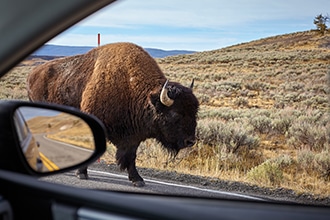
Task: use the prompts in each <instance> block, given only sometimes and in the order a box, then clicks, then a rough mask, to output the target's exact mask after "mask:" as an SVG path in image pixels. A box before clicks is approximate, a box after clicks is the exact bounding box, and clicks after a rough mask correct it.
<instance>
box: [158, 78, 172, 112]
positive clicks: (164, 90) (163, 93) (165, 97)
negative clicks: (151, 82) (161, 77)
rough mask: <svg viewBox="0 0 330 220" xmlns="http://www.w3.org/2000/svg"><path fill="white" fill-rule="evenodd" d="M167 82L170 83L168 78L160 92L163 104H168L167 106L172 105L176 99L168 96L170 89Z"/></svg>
mask: <svg viewBox="0 0 330 220" xmlns="http://www.w3.org/2000/svg"><path fill="white" fill-rule="evenodd" d="M167 83H168V80H166V82H165V84H164V86H163V88H162V91H161V93H160V102H161V103H162V104H163V105H166V106H167V107H170V106H171V105H173V102H174V100H173V99H171V98H170V97H168V94H167V92H168V89H167V88H166V86H167Z"/></svg>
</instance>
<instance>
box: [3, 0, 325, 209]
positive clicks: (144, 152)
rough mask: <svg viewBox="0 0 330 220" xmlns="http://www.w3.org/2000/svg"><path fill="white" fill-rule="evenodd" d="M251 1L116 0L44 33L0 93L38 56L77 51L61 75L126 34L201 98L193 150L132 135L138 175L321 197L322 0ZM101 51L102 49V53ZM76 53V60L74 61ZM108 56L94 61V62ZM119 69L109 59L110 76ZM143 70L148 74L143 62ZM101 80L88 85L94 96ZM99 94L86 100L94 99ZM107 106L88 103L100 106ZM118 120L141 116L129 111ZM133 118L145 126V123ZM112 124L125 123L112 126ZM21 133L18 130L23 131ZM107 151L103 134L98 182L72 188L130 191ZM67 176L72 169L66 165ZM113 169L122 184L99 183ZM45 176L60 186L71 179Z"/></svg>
mask: <svg viewBox="0 0 330 220" xmlns="http://www.w3.org/2000/svg"><path fill="white" fill-rule="evenodd" d="M257 2H258V4H254V3H252V2H245V1H233V2H226V3H224V2H223V1H219V3H214V2H212V3H211V1H206V2H203V1H192V2H191V3H189V5H187V3H186V2H184V1H182V2H175V3H173V2H172V4H169V3H165V2H164V3H158V2H157V3H156V2H152V3H151V2H148V3H143V4H140V3H138V4H137V3H135V2H133V1H123V2H120V1H119V2H118V3H116V4H114V5H110V6H109V7H107V8H105V9H103V10H101V11H99V12H97V13H96V14H95V15H92V16H90V17H89V18H87V19H85V20H84V21H82V22H81V23H78V24H77V25H76V26H75V27H73V28H71V29H69V30H68V31H66V32H64V33H63V34H61V35H60V36H58V37H56V38H54V39H53V40H51V41H49V42H48V43H47V44H46V45H45V46H44V47H42V48H40V49H39V50H37V51H35V52H34V53H33V54H31V56H29V57H28V58H27V59H26V60H24V61H23V62H22V63H20V64H19V65H18V66H17V67H16V68H14V69H13V70H11V71H10V73H9V74H7V75H6V76H5V77H4V78H2V79H1V80H0V85H1V86H2V87H1V88H2V89H1V91H0V98H1V99H21V100H28V99H29V98H28V95H29V94H28V93H29V91H28V90H27V89H26V79H27V76H28V74H29V73H30V72H31V71H32V70H34V69H35V68H37V67H39V66H41V65H43V64H45V63H47V62H53V61H54V60H55V59H66V58H67V57H69V56H76V57H75V59H73V60H70V61H68V62H67V63H66V65H64V66H65V68H64V67H63V68H62V69H61V74H70V73H72V71H73V69H75V70H78V71H80V72H81V74H85V73H86V72H88V71H89V70H90V69H93V68H94V69H93V70H95V69H97V68H101V65H98V64H99V63H97V62H94V63H93V62H90V61H88V60H87V59H85V57H80V56H81V54H85V53H88V52H89V51H91V50H93V49H95V48H97V47H102V46H104V45H106V44H113V43H117V42H132V43H134V44H136V45H139V46H141V47H143V48H144V49H145V50H146V51H147V52H148V54H150V56H151V57H152V58H153V59H155V61H156V63H157V65H158V66H159V68H160V69H161V70H162V71H163V73H164V75H165V76H166V78H167V79H169V81H170V82H171V81H172V82H178V83H180V84H182V85H183V86H186V87H189V85H190V84H191V81H192V79H194V88H193V93H194V94H195V96H196V97H197V99H198V101H199V104H200V106H199V110H198V114H197V127H196V143H195V142H194V141H190V143H193V146H192V147H188V148H184V149H182V150H180V152H179V153H178V154H176V153H173V152H172V153H171V151H169V152H168V151H166V150H164V148H162V146H161V144H160V143H159V141H156V140H155V139H153V138H150V139H147V140H145V141H143V142H141V144H140V145H139V148H138V149H137V158H136V166H137V167H138V170H139V173H140V175H141V176H143V177H144V178H145V179H147V180H150V179H151V180H155V179H156V180H157V181H158V179H161V180H165V181H170V182H172V181H173V182H175V184H184V185H189V186H194V187H200V188H208V189H212V190H219V189H221V190H224V191H226V192H228V191H229V192H247V194H248V195H256V196H261V197H266V196H270V197H271V198H274V199H278V198H279V200H284V199H287V200H290V201H299V202H309V203H313V204H317V203H318V201H317V200H319V201H321V203H326V202H325V201H328V200H329V197H330V172H329V170H330V157H329V155H330V154H329V153H330V152H329V150H330V149H329V148H330V134H329V131H330V123H329V78H330V72H329V50H330V47H329V41H330V34H329V28H328V26H329V22H328V21H329V15H328V14H327V12H326V11H324V10H325V8H329V7H330V5H329V3H327V2H326V3H324V1H316V2H315V3H314V2H313V3H306V4H300V3H296V2H295V1H278V2H267V3H265V2H261V1H260V2H259V1H257ZM294 2H295V3H294ZM318 3H320V4H318ZM212 4H215V5H212ZM324 26H326V28H325V29H322V27H324ZM95 54H96V53H95ZM95 54H93V55H95ZM132 54H133V53H132ZM95 56H96V55H95ZM111 56H112V54H110V53H108V54H107V55H104V56H103V59H110V57H111ZM88 59H89V58H88ZM123 60H128V56H126V57H125V59H123ZM98 61H99V60H98ZM75 62H82V63H84V65H80V66H79V65H78V66H74V68H73V63H75ZM111 65H112V64H110V63H109V64H108V65H106V64H104V68H110V66H111ZM128 66H129V65H126V66H119V67H118V71H117V72H118V74H117V75H116V76H115V77H119V76H120V74H122V73H123V72H122V71H123V69H125V68H128ZM96 67H97V68H96ZM70 68H71V69H70ZM88 69H89V70H88ZM102 71H103V70H102ZM102 71H100V72H102ZM144 71H145V74H148V67H145V69H144ZM91 72H92V71H91ZM104 74H106V71H104ZM100 75H102V74H100ZM102 76H103V77H104V78H103V79H105V78H106V76H105V75H102ZM89 77H90V76H89ZM93 80H99V79H94V78H93ZM134 80H136V78H134V77H131V76H129V77H127V79H126V81H129V82H132V84H133V82H134ZM101 82H103V81H100V82H99V83H95V86H91V87H89V90H88V91H89V92H91V94H94V93H92V91H96V90H97V87H98V86H99V85H101ZM137 82H138V80H137ZM51 83H53V82H49V86H51ZM63 83H64V82H62V84H61V85H63ZM72 84H73V85H75V86H76V88H78V86H79V85H81V82H79V81H74V80H73V81H72ZM61 85H58V86H59V87H60V86H61ZM130 85H131V84H130ZM47 86H48V84H47ZM109 86H110V85H109ZM111 86H114V87H116V86H118V87H116V88H119V87H120V85H119V84H116V85H111ZM134 86H135V87H134V88H140V87H139V85H138V84H134ZM160 88H161V87H160ZM127 89H129V88H127ZM140 89H141V88H140ZM76 91H77V90H70V91H65V94H69V95H70V96H68V100H70V101H72V98H71V97H74V94H75V92H76ZM116 91H119V89H117V90H116ZM152 92H154V91H150V92H148V97H149V95H150V97H152ZM138 93H139V94H141V96H142V95H143V94H144V92H142V91H138ZM61 94H64V92H63V93H61ZM173 94H174V92H173ZM47 95H48V94H47ZM103 95H104V96H108V97H109V94H102V96H103ZM171 95H172V93H171ZM171 95H170V96H171ZM174 95H175V94H174ZM44 96H46V93H45V94H43V96H42V98H43V97H44ZM100 96H101V94H94V96H93V97H94V98H95V100H97V99H98V98H100ZM118 96H120V94H118ZM139 98H141V97H139V96H137V99H136V101H138V100H139ZM141 99H142V98H141ZM81 101H82V100H78V101H76V103H73V104H74V107H76V108H79V107H80V106H81V105H80V103H81ZM118 102H119V101H118ZM120 102H122V101H120ZM150 103H151V101H150ZM64 104H65V103H64ZM130 105H131V103H127V108H124V109H121V111H122V114H124V113H126V111H130V112H132V111H135V110H136V109H130ZM115 107H116V104H113V105H105V104H104V105H103V106H98V108H102V109H103V111H104V115H105V114H107V113H106V112H108V111H110V112H111V109H113V108H115ZM164 108H165V107H164ZM187 109H189V106H188V107H187ZM136 111H137V110H136ZM168 115H170V114H168ZM121 116H122V115H121V114H119V115H118V121H119V120H121ZM144 117H153V115H144ZM178 118H179V119H180V115H178V117H176V119H178ZM182 118H185V119H186V118H187V117H182ZM129 120H131V121H134V123H139V122H140V121H139V120H140V119H136V118H134V114H131V118H129ZM187 120H189V118H188V119H187ZM187 124H188V123H187ZM143 126H144V127H143V129H148V126H151V125H150V124H148V123H145V124H143ZM177 127H180V128H181V126H177ZM116 129H117V130H121V129H122V130H125V129H128V127H127V126H126V124H124V123H118V125H117V126H116ZM175 129H176V128H172V129H169V131H173V130H175ZM189 129H190V128H189V126H187V127H185V128H184V129H182V130H184V131H186V130H189ZM169 131H168V133H170V132H169ZM175 131H176V132H173V133H179V132H181V131H177V130H175ZM26 132H27V131H25V130H23V131H22V135H24V134H25V133H26ZM110 132H111V131H110ZM19 135H20V134H19ZM168 136H175V134H172V133H170V134H168ZM125 138H127V139H129V138H130V136H129V135H127V136H125ZM21 139H23V137H22V138H21ZM185 141H186V142H187V143H188V142H189V140H188V139H186V140H185ZM116 152H117V148H116V146H115V144H114V143H111V142H109V143H108V148H107V152H106V153H105V154H104V155H103V156H102V157H101V158H100V160H99V161H96V163H95V164H94V165H93V166H91V167H89V170H90V172H89V177H90V178H99V175H103V174H104V175H105V177H102V178H101V177H100V181H99V182H101V183H100V185H97V184H95V185H93V186H91V185H88V184H87V185H83V186H81V187H87V188H101V189H104V188H106V189H108V190H119V191H120V190H122V191H130V190H132V191H133V189H131V188H130V187H132V188H134V187H133V186H132V184H131V182H130V181H129V180H128V177H127V172H126V171H123V172H121V171H120V167H118V166H117V165H116V164H117V159H118V155H117V156H116ZM105 173H112V174H113V175H112V176H111V175H110V176H107V175H108V174H105ZM71 174H72V176H73V177H74V178H76V173H75V172H72V173H71ZM116 175H121V177H120V178H122V179H121V180H120V181H119V180H117V181H118V182H120V184H121V186H122V185H125V188H124V189H122V188H121V186H120V187H119V189H118V188H115V189H113V188H112V186H109V185H106V184H107V183H108V182H110V180H109V179H111V178H113V177H114V176H116ZM44 180H46V181H52V182H57V183H61V184H69V185H70V184H71V182H70V181H72V180H71V179H66V180H65V181H67V182H65V181H63V179H56V178H55V179H53V178H52V177H49V178H48V177H47V178H44ZM146 182H147V183H146V186H145V187H144V190H146V191H147V192H149V191H148V190H150V191H152V190H154V188H152V190H151V189H150V188H148V185H149V187H152V186H150V185H152V182H148V181H146ZM120 184H119V185H120ZM143 192H145V191H143ZM167 193H170V192H167ZM175 193H176V192H175ZM301 195H304V196H301ZM302 197H304V198H302ZM308 198H312V199H311V200H309V199H308ZM300 199H301V200H303V201H301V200H300ZM307 200H309V201H307Z"/></svg>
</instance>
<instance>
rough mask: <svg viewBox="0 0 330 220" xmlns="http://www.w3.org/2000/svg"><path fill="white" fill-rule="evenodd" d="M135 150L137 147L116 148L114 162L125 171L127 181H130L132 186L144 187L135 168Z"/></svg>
mask: <svg viewBox="0 0 330 220" xmlns="http://www.w3.org/2000/svg"><path fill="white" fill-rule="evenodd" d="M136 150H137V147H133V148H120V147H117V152H116V160H117V163H118V165H119V166H120V169H121V170H127V172H128V179H129V180H130V181H132V183H133V185H134V186H136V187H143V186H144V185H145V182H144V180H143V178H142V177H141V176H140V175H139V173H138V171H137V169H136V166H135V159H136Z"/></svg>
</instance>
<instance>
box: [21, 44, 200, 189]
mask: <svg viewBox="0 0 330 220" xmlns="http://www.w3.org/2000/svg"><path fill="white" fill-rule="evenodd" d="M165 81H166V78H165V76H164V74H163V73H162V71H161V70H160V68H159V67H158V65H157V63H156V61H155V60H154V59H153V58H152V57H150V55H149V54H148V53H147V52H146V51H144V50H143V49H142V48H141V47H139V46H137V45H134V44H131V43H115V44H108V45H105V46H102V47H98V48H95V49H93V50H91V51H90V52H88V53H86V54H84V55H78V56H72V57H66V58H61V59H56V60H53V61H50V62H47V63H45V64H43V65H40V66H39V67H37V68H36V69H34V70H33V71H32V72H31V73H30V74H29V76H28V79H27V88H28V95H29V98H30V100H31V101H43V102H51V103H58V104H63V105H69V106H73V107H76V108H79V109H81V111H84V112H86V113H90V114H93V115H95V116H97V117H98V118H99V119H100V120H101V121H102V122H103V123H104V124H105V126H106V128H107V134H108V138H109V140H110V141H111V142H112V143H113V144H114V145H116V147H117V153H116V158H117V161H118V164H119V165H120V167H121V168H122V169H127V170H128V173H129V179H130V180H132V182H133V183H134V184H135V185H137V186H142V185H144V182H143V179H142V178H141V177H140V176H139V174H138V172H137V170H136V168H135V158H136V149H137V147H138V146H139V144H140V142H141V141H143V140H145V139H147V138H156V139H157V140H158V141H159V142H161V143H162V144H163V146H164V147H165V148H167V149H168V150H170V151H171V152H175V153H177V152H178V151H179V150H180V149H182V148H184V147H189V146H191V145H193V144H194V143H195V128H196V114H197V110H198V101H197V99H196V97H195V96H194V95H193V94H192V90H191V89H190V88H187V87H184V86H182V85H180V84H178V83H174V82H170V83H169V85H167V89H168V96H169V97H170V98H171V99H173V100H174V104H173V105H172V106H165V105H163V104H162V103H161V102H160V100H159V96H160V92H161V90H162V87H163V85H164V83H165ZM80 171H81V172H80V173H84V174H86V176H87V169H86V170H80Z"/></svg>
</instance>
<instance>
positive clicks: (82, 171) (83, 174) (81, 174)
mask: <svg viewBox="0 0 330 220" xmlns="http://www.w3.org/2000/svg"><path fill="white" fill-rule="evenodd" d="M75 175H76V176H77V177H78V178H79V179H88V173H87V167H82V168H79V169H78V170H77V171H76V173H75Z"/></svg>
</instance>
